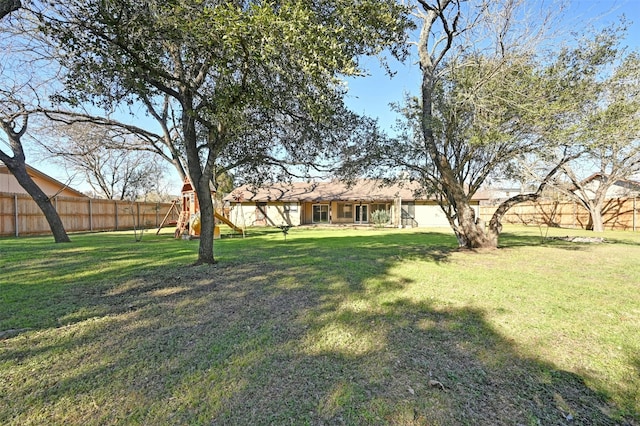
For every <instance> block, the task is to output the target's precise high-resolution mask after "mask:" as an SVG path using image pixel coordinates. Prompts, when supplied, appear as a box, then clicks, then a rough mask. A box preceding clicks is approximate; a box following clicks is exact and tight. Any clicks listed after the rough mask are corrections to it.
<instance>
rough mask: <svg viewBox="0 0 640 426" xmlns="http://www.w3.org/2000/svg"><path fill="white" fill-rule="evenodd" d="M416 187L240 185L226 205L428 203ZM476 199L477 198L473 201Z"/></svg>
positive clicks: (338, 183) (325, 183)
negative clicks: (408, 201)
mask: <svg viewBox="0 0 640 426" xmlns="http://www.w3.org/2000/svg"><path fill="white" fill-rule="evenodd" d="M419 188H420V186H419V184H418V183H417V182H409V181H400V182H397V183H393V184H385V183H383V182H382V181H379V180H370V179H361V180H358V181H356V182H355V183H354V184H353V185H350V186H349V185H348V184H346V183H344V182H341V181H338V180H332V181H321V182H291V183H274V184H271V185H269V186H261V187H255V186H252V185H243V186H241V187H239V188H236V189H235V190H233V192H231V194H229V195H227V196H226V197H225V198H224V200H225V201H230V202H237V201H240V202H270V201H271V202H272V201H281V202H319V201H352V202H354V201H367V202H374V201H393V200H395V199H396V198H398V197H400V198H401V199H402V200H417V199H419V200H428V199H430V197H416V193H417V192H418V190H419ZM473 198H474V199H478V197H475V196H474V197H473Z"/></svg>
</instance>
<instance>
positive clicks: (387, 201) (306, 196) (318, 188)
mask: <svg viewBox="0 0 640 426" xmlns="http://www.w3.org/2000/svg"><path fill="white" fill-rule="evenodd" d="M418 188H419V187H418V184H417V183H415V182H399V183H396V184H393V185H384V184H382V182H381V181H377V180H358V181H357V182H355V184H353V185H351V186H349V185H347V184H345V183H343V182H340V181H323V182H292V183H276V184H272V185H269V186H263V187H252V186H251V185H244V186H241V187H239V188H237V189H235V190H234V191H233V192H232V193H231V194H229V195H228V196H226V197H225V198H224V202H225V205H226V206H228V209H229V213H228V215H229V218H230V219H231V220H233V221H234V223H235V224H236V225H239V226H280V225H291V226H298V225H311V224H331V225H367V224H370V223H373V220H372V213H373V212H375V211H378V210H383V211H385V212H387V213H388V215H389V217H390V220H389V222H388V225H391V226H396V227H442V226H449V222H448V220H447V218H446V216H445V214H444V212H443V211H442V209H441V208H440V206H439V205H438V203H437V202H436V201H435V200H434V199H433V198H430V197H419V196H416V193H417V190H418ZM479 201H480V199H479V198H478V199H473V201H472V204H473V205H474V206H475V208H476V213H477V212H478V210H477V209H478V205H479ZM225 210H226V209H225Z"/></svg>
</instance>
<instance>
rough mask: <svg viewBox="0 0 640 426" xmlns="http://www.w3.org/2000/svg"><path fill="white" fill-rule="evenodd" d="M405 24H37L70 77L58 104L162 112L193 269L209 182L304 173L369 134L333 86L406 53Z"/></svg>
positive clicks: (110, 10)
mask: <svg viewBox="0 0 640 426" xmlns="http://www.w3.org/2000/svg"><path fill="white" fill-rule="evenodd" d="M403 12H404V9H403V7H402V6H401V5H399V4H398V3H396V2H395V1H392V0H365V1H360V2H351V1H345V0H324V1H318V2H298V1H280V2H268V1H213V0H174V1H170V2H166V1H162V2H161V1H144V2H139V1H134V0H130V1H117V2H116V1H112V2H104V1H97V0H90V1H79V0H72V1H69V2H64V3H61V4H57V5H55V6H54V7H53V9H46V10H45V9H43V10H41V12H40V13H41V19H42V22H43V25H42V29H43V31H44V32H45V33H46V34H47V35H48V36H49V37H50V39H51V40H52V41H53V42H54V43H56V44H57V45H58V47H59V51H60V53H61V61H62V63H63V64H64V65H65V67H66V68H67V70H68V73H67V74H66V76H65V84H66V91H65V92H64V94H60V95H59V99H61V100H64V101H66V102H68V103H69V104H71V105H78V104H81V103H84V102H93V103H94V104H96V105H99V106H102V107H105V108H107V109H110V108H113V107H115V106H116V105H123V104H124V105H126V104H130V105H131V104H138V103H142V104H144V105H146V106H147V108H148V111H149V112H150V114H152V115H153V114H154V111H159V110H160V111H161V110H163V105H165V103H168V104H169V108H170V110H171V111H172V114H173V116H174V117H175V120H176V123H177V126H176V130H177V131H176V133H175V134H174V135H172V137H173V139H174V140H175V141H177V142H176V143H177V146H179V147H180V149H181V150H182V153H183V154H184V158H185V159H186V164H187V170H188V175H189V177H190V179H191V181H192V182H193V183H194V186H195V188H196V192H197V195H198V198H199V200H200V206H201V209H202V215H201V216H202V218H203V220H202V237H201V240H200V251H199V260H198V261H199V262H205V263H211V262H214V257H213V237H212V236H213V211H212V204H211V195H210V191H209V182H210V181H211V179H212V178H213V177H214V176H216V175H218V174H222V173H225V172H233V173H234V175H236V176H238V175H239V174H243V175H244V176H246V177H248V178H252V179H258V180H261V179H265V178H267V177H269V176H270V175H271V174H274V175H276V176H278V175H281V174H282V173H283V172H286V171H289V170H291V168H290V167H288V165H290V164H296V165H302V166H303V169H302V170H303V171H304V170H305V167H306V168H307V170H308V169H309V168H312V167H317V166H318V165H320V164H321V163H322V162H323V161H324V162H326V163H330V162H331V158H332V157H333V156H334V155H335V152H336V151H337V150H336V146H337V145H338V144H345V143H347V144H348V143H356V138H358V137H363V135H366V134H367V133H374V132H372V131H371V130H372V129H373V128H374V126H373V123H371V122H370V121H369V120H366V119H363V118H362V117H359V116H357V115H355V114H353V113H351V112H349V111H348V110H347V109H346V107H345V105H344V103H343V96H344V93H345V88H344V86H343V84H342V83H341V80H340V77H341V76H345V75H359V74H361V73H362V70H361V69H360V67H359V63H358V60H359V58H360V57H361V56H362V55H379V54H382V53H383V51H385V50H386V49H388V50H390V51H391V53H392V54H398V55H400V54H401V53H402V49H403V46H404V43H403V42H404V38H405V32H404V30H405V29H406V28H407V27H408V26H409V25H410V23H409V21H408V20H407V19H406V18H405V15H404V14H403ZM165 110H166V109H165Z"/></svg>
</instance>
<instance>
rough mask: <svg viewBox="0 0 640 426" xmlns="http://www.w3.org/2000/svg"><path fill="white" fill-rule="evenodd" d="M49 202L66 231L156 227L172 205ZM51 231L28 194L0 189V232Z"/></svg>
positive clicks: (74, 200) (76, 200)
mask: <svg viewBox="0 0 640 426" xmlns="http://www.w3.org/2000/svg"><path fill="white" fill-rule="evenodd" d="M52 204H53V206H54V207H55V208H56V211H57V212H58V214H59V215H60V219H61V220H62V223H63V224H64V227H65V230H66V231H67V232H82V231H110V230H126V229H133V228H134V227H138V228H140V227H144V228H157V227H158V226H159V225H160V221H161V220H162V218H163V217H164V216H165V215H166V214H167V212H169V210H170V209H171V203H151V202H130V201H121V200H102V199H93V198H75V197H62V196H58V197H55V198H54V199H53V200H52ZM172 214H173V215H175V214H174V213H172ZM174 220H177V217H175V218H174ZM50 233H51V230H50V229H49V224H48V223H47V221H46V219H45V217H44V215H43V214H42V212H41V211H40V209H39V208H38V205H37V204H36V203H35V202H34V201H33V200H32V199H31V197H30V196H29V195H26V194H13V193H2V192H0V236H20V235H36V234H50Z"/></svg>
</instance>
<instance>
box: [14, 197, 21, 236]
mask: <svg viewBox="0 0 640 426" xmlns="http://www.w3.org/2000/svg"><path fill="white" fill-rule="evenodd" d="M19 219H20V218H19V215H18V194H13V220H14V221H15V225H14V228H15V229H14V233H15V236H16V237H18V236H19V235H20V231H19V230H18V228H19V224H18V220H19Z"/></svg>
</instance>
